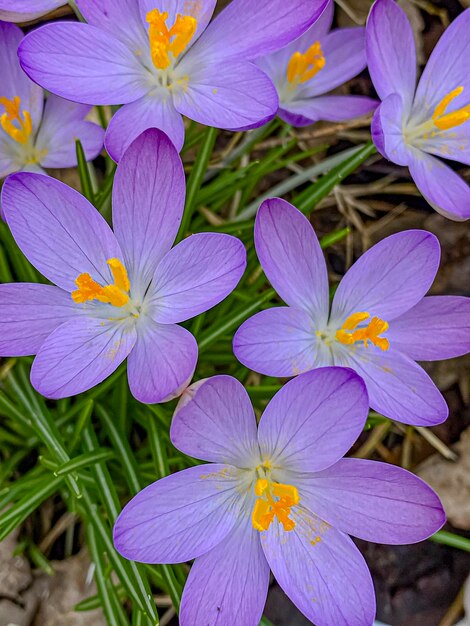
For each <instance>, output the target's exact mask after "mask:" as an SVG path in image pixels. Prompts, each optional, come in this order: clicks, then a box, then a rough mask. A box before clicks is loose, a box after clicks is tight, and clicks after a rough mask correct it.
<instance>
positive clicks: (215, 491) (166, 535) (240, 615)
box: [114, 367, 445, 626]
mask: <svg viewBox="0 0 470 626" xmlns="http://www.w3.org/2000/svg"><path fill="white" fill-rule="evenodd" d="M367 410H368V399H367V393H366V390H365V386H364V382H363V381H362V380H361V379H360V377H359V376H357V374H355V373H354V372H353V371H352V370H350V369H346V368H340V367H327V368H322V369H318V370H315V371H313V372H308V373H306V374H302V376H299V377H297V378H296V379H294V380H292V381H290V382H288V383H287V384H286V385H285V386H284V387H283V388H282V389H281V390H280V391H279V392H278V393H277V394H276V395H275V396H274V398H273V399H272V400H271V402H270V403H269V404H268V406H267V407H266V410H265V411H264V414H263V416H262V417H261V420H260V423H259V428H258V431H257V428H256V418H255V414H254V411H253V407H252V406H251V402H250V399H249V397H248V394H247V392H246V391H245V389H244V388H243V386H242V385H241V384H240V383H239V382H238V381H237V380H236V379H234V378H231V377H230V376H216V377H214V378H210V379H207V380H205V381H200V382H198V383H196V384H195V385H192V386H191V387H190V388H189V389H188V390H187V391H186V392H185V394H184V395H183V397H182V399H181V400H180V404H179V405H178V408H177V410H176V413H175V415H174V418H173V423H172V426H171V440H172V442H173V444H174V445H175V446H176V447H177V448H178V449H179V450H181V451H182V452H184V453H185V454H188V455H190V456H193V457H196V458H200V459H204V460H205V461H209V465H199V466H196V467H191V468H189V469H186V470H183V471H181V472H177V473H176V474H173V475H171V476H167V477H166V478H163V479H161V480H159V481H157V482H155V483H153V484H152V485H150V486H149V487H147V488H146V489H144V490H143V491H142V492H140V493H139V494H138V495H137V496H135V497H134V498H133V499H132V500H131V501H130V502H129V503H128V504H127V506H126V507H125V508H124V510H123V511H122V513H121V514H120V516H119V517H118V519H117V521H116V524H115V527H114V545H115V547H116V549H117V550H118V552H120V554H122V555H123V556H124V557H126V558H128V559H132V560H135V561H141V562H144V563H179V562H184V561H189V560H190V559H194V558H195V559H196V561H195V562H194V565H193V566H192V569H191V572H190V574H189V578H188V581H187V583H186V587H185V589H184V592H183V598H182V603H181V611H180V624H181V626H195V625H202V624H204V625H206V624H207V625H209V624H210V625H214V624H217V626H233V624H240V626H258V623H259V620H260V618H261V614H262V612H263V608H264V604H265V601H266V595H267V592H268V585H269V570H270V569H271V570H272V572H273V574H274V576H275V577H276V580H277V582H278V583H279V585H280V586H281V587H282V589H283V590H284V591H285V592H286V594H287V595H288V596H289V597H290V599H291V600H292V601H293V602H294V603H295V604H296V605H297V607H298V608H299V609H300V610H301V611H302V612H303V613H304V614H305V615H306V616H307V618H308V619H309V620H311V621H312V622H314V623H315V624H316V625H317V626H351V625H353V624H354V625H357V626H359V625H361V626H366V625H369V624H370V625H371V624H372V622H373V620H374V614H375V600H374V588H373V584H372V580H371V577H370V574H369V570H368V568H367V565H366V563H365V561H364V559H363V558H362V556H361V553H360V552H359V550H358V549H357V548H356V546H355V545H354V543H353V542H352V541H351V539H350V538H349V537H348V534H351V535H354V536H355V537H359V538H361V539H364V540H366V541H377V542H379V543H389V544H403V543H414V542H417V541H422V540H423V539H426V538H427V537H429V536H430V535H431V534H433V533H434V532H436V531H437V530H438V529H439V528H440V527H441V526H442V524H443V523H444V520H445V516H444V512H443V509H442V506H441V503H440V502H439V498H438V497H437V495H436V494H435V493H434V491H432V489H431V488H430V487H428V486H427V485H426V484H425V483H424V482H423V481H421V480H420V479H419V478H417V477H416V476H414V475H413V474H411V473H409V472H407V471H406V470H403V469H401V468H399V467H395V466H393V465H388V464H385V463H379V462H376V461H367V460H360V459H343V458H342V457H343V456H344V455H345V454H346V452H347V451H348V450H349V448H350V447H351V446H352V444H353V443H354V442H355V440H356V439H357V437H358V436H359V435H360V434H361V432H362V430H363V428H364V425H365V421H366V417H367Z"/></svg>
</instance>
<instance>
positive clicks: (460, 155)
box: [413, 88, 470, 165]
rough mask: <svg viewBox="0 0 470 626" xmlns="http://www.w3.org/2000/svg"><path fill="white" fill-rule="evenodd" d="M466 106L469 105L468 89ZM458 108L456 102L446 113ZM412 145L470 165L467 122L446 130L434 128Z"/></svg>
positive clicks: (469, 127)
mask: <svg viewBox="0 0 470 626" xmlns="http://www.w3.org/2000/svg"><path fill="white" fill-rule="evenodd" d="M468 104H470V88H469V102H468ZM459 106H460V103H459V101H458V100H457V104H455V106H454V107H452V106H449V109H448V112H449V113H450V112H451V110H452V108H459ZM413 143H414V145H415V147H417V148H419V149H421V150H422V151H423V152H428V153H429V154H434V155H435V156H437V157H441V158H442V159H450V160H452V161H457V162H458V163H465V164H466V165H470V123H469V122H468V121H467V122H466V123H465V124H462V125H460V126H454V127H453V128H449V129H448V130H438V129H437V127H436V128H435V130H434V131H433V132H432V133H430V134H428V135H425V136H424V137H420V138H417V139H414V141H413Z"/></svg>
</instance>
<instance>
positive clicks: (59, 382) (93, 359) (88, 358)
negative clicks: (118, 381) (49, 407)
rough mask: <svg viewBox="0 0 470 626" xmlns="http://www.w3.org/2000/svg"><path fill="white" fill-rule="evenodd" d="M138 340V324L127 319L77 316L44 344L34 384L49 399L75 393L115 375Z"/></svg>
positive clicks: (34, 370)
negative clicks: (122, 320) (132, 324)
mask: <svg viewBox="0 0 470 626" xmlns="http://www.w3.org/2000/svg"><path fill="white" fill-rule="evenodd" d="M135 340H136V332H135V329H134V327H133V326H130V325H128V324H126V323H124V322H122V323H117V322H115V321H107V320H103V319H97V318H91V317H87V316H84V315H83V316H79V317H75V318H73V319H71V320H69V321H68V322H65V323H64V324H62V325H61V326H59V328H57V330H55V331H54V332H53V333H52V334H51V335H49V337H48V338H47V339H46V341H45V342H44V343H43V344H42V346H41V349H40V350H39V352H38V354H37V357H36V358H35V359H34V363H33V367H32V368H31V383H32V385H33V387H34V388H35V389H36V390H37V391H39V393H41V394H42V395H43V396H46V398H54V399H58V398H67V397H68V396H75V395H77V394H78V393H82V392H83V391H87V390H88V389H91V388H92V387H94V386H95V385H97V384H98V383H100V382H102V381H103V380H104V379H105V378H107V377H108V376H109V375H110V374H112V373H113V372H114V371H115V370H116V369H117V368H118V367H119V365H120V364H121V363H122V362H123V361H124V359H125V358H126V356H127V355H128V354H129V352H130V351H131V350H132V348H133V346H134V343H135Z"/></svg>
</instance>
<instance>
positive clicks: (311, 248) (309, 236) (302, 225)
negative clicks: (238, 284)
mask: <svg viewBox="0 0 470 626" xmlns="http://www.w3.org/2000/svg"><path fill="white" fill-rule="evenodd" d="M255 245H256V252H257V254H258V258H259V260H260V262H261V265H262V266H263V270H264V272H265V274H266V276H267V277H268V279H269V281H270V283H271V284H272V286H273V287H274V289H275V290H276V291H277V292H278V294H279V295H280V296H281V298H282V299H283V300H284V301H285V302H287V304H289V305H291V306H294V307H298V308H301V309H303V310H305V311H307V312H308V313H309V314H310V315H311V317H312V318H313V319H314V320H315V322H316V323H317V324H318V325H319V326H322V325H323V324H325V323H326V321H327V318H328V306H329V305H328V297H329V296H328V274H327V271H326V263H325V258H324V256H323V252H322V250H321V248H320V244H319V242H318V239H317V236H316V234H315V231H314V230H313V227H312V225H311V224H310V222H309V221H308V219H307V218H306V217H305V216H304V215H302V213H300V211H298V210H297V209H296V208H295V207H293V206H292V205H291V204H289V203H288V202H286V201H285V200H281V199H280V198H272V199H270V200H265V202H263V204H262V205H261V206H260V208H259V211H258V215H257V217H256V222H255Z"/></svg>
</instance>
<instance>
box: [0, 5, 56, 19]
mask: <svg viewBox="0 0 470 626" xmlns="http://www.w3.org/2000/svg"><path fill="white" fill-rule="evenodd" d="M64 4H66V2H65V0H0V20H5V22H27V21H28V20H35V19H36V18H38V17H41V16H42V15H45V14H46V13H49V12H50V11H53V10H54V9H57V8H58V7H61V6H62V5H64Z"/></svg>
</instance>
